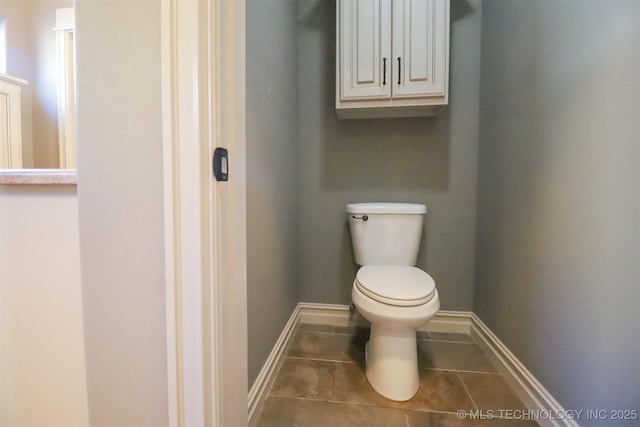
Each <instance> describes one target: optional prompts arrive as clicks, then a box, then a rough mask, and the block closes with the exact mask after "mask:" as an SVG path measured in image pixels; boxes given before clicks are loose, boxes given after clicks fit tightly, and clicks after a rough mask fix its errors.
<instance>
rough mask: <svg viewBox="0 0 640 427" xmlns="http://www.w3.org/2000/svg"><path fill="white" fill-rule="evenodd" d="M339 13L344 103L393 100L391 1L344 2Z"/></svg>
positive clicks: (340, 68) (342, 97)
mask: <svg viewBox="0 0 640 427" xmlns="http://www.w3.org/2000/svg"><path fill="white" fill-rule="evenodd" d="M338 13H339V14H340V16H339V20H340V21H339V22H340V23H339V25H340V29H339V30H340V36H341V38H340V64H339V67H338V70H339V73H340V76H339V78H340V98H341V100H356V99H385V98H390V97H391V76H390V72H391V68H390V66H391V64H390V62H391V0H342V1H340V2H339V10H338ZM385 67H386V69H385Z"/></svg>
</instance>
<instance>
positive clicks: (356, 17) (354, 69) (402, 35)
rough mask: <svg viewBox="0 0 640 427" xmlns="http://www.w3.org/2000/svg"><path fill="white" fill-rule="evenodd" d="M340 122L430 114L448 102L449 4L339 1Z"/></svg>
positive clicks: (446, 1) (446, 0)
mask: <svg viewBox="0 0 640 427" xmlns="http://www.w3.org/2000/svg"><path fill="white" fill-rule="evenodd" d="M336 35H337V49H336V111H337V113H338V116H339V117H340V118H364V117H403V116H430V115H435V114H438V113H439V112H440V111H441V110H442V108H444V106H446V105H447V102H448V89H449V85H448V73H449V70H448V68H449V0H338V2H337V25H336Z"/></svg>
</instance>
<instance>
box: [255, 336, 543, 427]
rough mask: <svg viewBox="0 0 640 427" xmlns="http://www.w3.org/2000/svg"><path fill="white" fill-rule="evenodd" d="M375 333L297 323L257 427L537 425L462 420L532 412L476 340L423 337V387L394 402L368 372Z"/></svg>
mask: <svg viewBox="0 0 640 427" xmlns="http://www.w3.org/2000/svg"><path fill="white" fill-rule="evenodd" d="M368 338H369V329H366V328H350V327H338V326H329V325H308V324H301V325H298V327H297V330H296V332H295V335H294V337H293V340H292V343H291V345H290V347H289V350H288V352H287V354H286V357H285V358H284V361H283V362H282V366H281V367H280V370H279V372H278V374H277V376H276V379H275V381H274V383H273V385H272V387H271V390H270V391H269V393H268V396H267V398H266V399H265V400H264V402H263V404H262V405H261V407H260V408H258V409H257V410H256V411H255V414H254V416H253V418H252V420H251V421H250V426H253V427H271V426H274V427H275V426H278V427H284V426H289V427H294V426H301V427H302V426H305V427H307V426H327V427H329V426H331V427H336V426H358V427H360V426H362V427H364V426H367V427H370V426H408V427H412V426H421V427H428V426H438V427H448V426H502V425H505V426H537V425H538V424H537V423H535V422H533V421H526V420H499V419H496V418H494V419H492V420H488V419H485V420H470V419H469V417H467V419H464V420H462V419H460V418H459V417H458V416H457V415H456V413H457V411H459V410H464V411H467V413H468V411H476V410H482V411H484V414H485V415H486V414H488V413H489V410H493V411H494V414H495V415H496V417H497V415H498V414H499V412H498V411H499V410H501V409H504V410H508V409H526V408H525V406H524V405H523V404H522V402H521V401H520V400H519V399H518V397H517V396H516V395H515V394H514V392H513V391H512V390H511V389H510V388H509V386H508V385H507V383H506V382H505V380H504V379H503V378H502V376H501V375H500V374H499V373H497V370H496V368H495V367H494V366H493V365H492V364H491V362H490V361H489V359H487V357H486V356H485V355H484V354H483V353H482V351H481V350H480V348H479V347H478V346H477V345H476V344H475V342H474V340H473V338H472V337H471V336H470V335H465V334H451V333H437V332H428V333H427V332H419V333H418V366H419V368H420V388H419V390H418V393H417V394H416V396H415V397H413V398H412V399H411V400H409V401H406V402H395V401H392V400H388V399H386V398H384V397H382V396H380V395H379V394H377V393H376V392H375V391H374V390H373V389H372V388H371V386H370V385H369V383H368V382H367V379H366V376H365V373H364V347H365V344H366V342H367V340H368Z"/></svg>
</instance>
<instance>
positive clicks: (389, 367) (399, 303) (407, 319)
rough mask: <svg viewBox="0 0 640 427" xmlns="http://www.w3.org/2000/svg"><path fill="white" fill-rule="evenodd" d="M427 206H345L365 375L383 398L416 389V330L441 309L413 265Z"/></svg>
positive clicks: (433, 290) (432, 290)
mask: <svg viewBox="0 0 640 427" xmlns="http://www.w3.org/2000/svg"><path fill="white" fill-rule="evenodd" d="M425 213H426V206H425V205H421V204H415V203H353V204H349V205H347V214H348V219H349V228H350V230H351V238H352V242H353V248H354V254H355V258H356V263H358V264H359V265H360V266H361V268H360V269H359V270H358V272H357V274H356V278H355V280H354V282H353V288H352V290H351V298H352V300H353V304H354V305H355V307H356V308H357V309H358V311H359V312H360V314H362V316H363V317H364V318H365V319H367V320H369V321H370V322H371V334H370V337H369V342H368V343H367V347H366V374H367V379H368V381H369V383H370V384H371V386H372V387H373V388H374V389H375V390H376V391H377V392H378V393H380V394H381V395H383V396H385V397H387V398H388V399H392V400H398V401H404V400H409V399H411V398H412V397H413V396H414V395H415V394H416V392H417V391H418V388H419V379H418V351H417V343H416V330H417V329H418V328H420V327H421V326H424V325H425V324H426V323H427V322H428V321H429V320H430V319H432V318H433V317H434V316H435V315H436V313H437V312H438V310H439V309H440V299H439V297H438V291H437V290H436V287H435V282H434V280H433V279H432V278H431V276H429V275H428V274H427V273H426V272H424V271H422V270H421V269H419V268H417V267H414V265H415V263H416V259H417V255H418V249H419V243H420V238H421V235H422V226H423V216H424V214H425Z"/></svg>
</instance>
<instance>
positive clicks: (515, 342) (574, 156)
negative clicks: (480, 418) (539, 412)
mask: <svg viewBox="0 0 640 427" xmlns="http://www.w3.org/2000/svg"><path fill="white" fill-rule="evenodd" d="M482 15H483V25H482V64H483V65H482V96H481V111H482V115H481V141H480V174H479V175H480V179H479V203H478V240H477V241H478V245H477V250H476V252H477V254H478V257H477V276H476V288H475V300H476V303H475V305H474V310H475V312H476V313H477V314H478V316H479V317H480V318H481V319H482V320H483V321H484V322H486V323H487V325H488V326H489V327H490V328H491V329H492V330H493V331H494V332H495V333H496V334H497V335H498V337H499V338H500V339H501V340H503V341H504V342H505V344H506V345H507V346H508V347H509V349H511V350H512V351H513V352H514V353H515V355H516V356H517V357H518V358H519V359H520V360H521V361H522V362H523V363H524V364H525V366H527V368H529V369H530V370H531V371H532V372H533V374H534V375H535V376H536V377H537V379H538V380H540V381H541V382H542V384H544V386H545V387H546V388H547V389H548V390H549V391H550V392H551V393H552V394H553V395H554V397H556V398H557V399H558V400H559V401H560V403H561V404H562V405H564V407H565V408H567V409H575V410H579V409H602V410H613V409H636V410H640V408H639V405H640V371H639V365H638V356H639V355H640V344H639V343H640V340H639V339H638V338H639V337H640V303H639V301H640V286H639V284H640V267H639V265H640V263H639V262H638V261H639V258H638V257H639V254H640V167H639V165H640V124H639V123H640V121H639V120H638V119H639V118H640V80H639V79H638V76H640V45H639V40H640V25H639V23H640V2H637V1H635V0H632V1H615V2H612V1H606V0H601V1H546V2H534V1H485V2H484V3H483V11H482ZM603 424H606V425H638V422H637V421H635V422H631V423H630V422H622V423H619V424H616V423H614V421H612V420H607V421H606V422H604V421H603V420H594V419H592V420H587V419H581V420H580V425H598V426H599V425H603Z"/></svg>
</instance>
